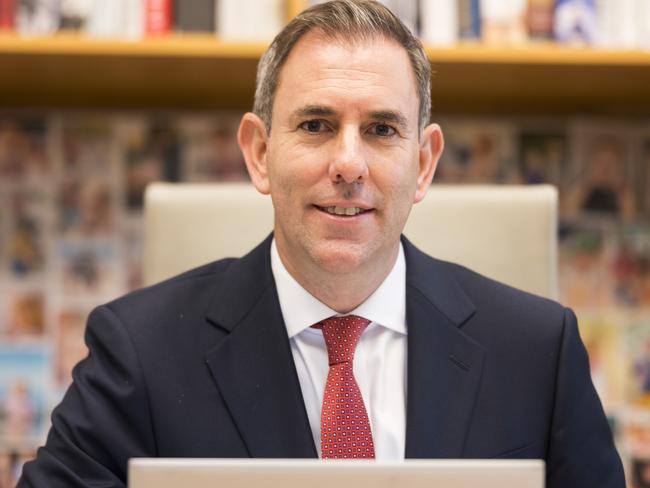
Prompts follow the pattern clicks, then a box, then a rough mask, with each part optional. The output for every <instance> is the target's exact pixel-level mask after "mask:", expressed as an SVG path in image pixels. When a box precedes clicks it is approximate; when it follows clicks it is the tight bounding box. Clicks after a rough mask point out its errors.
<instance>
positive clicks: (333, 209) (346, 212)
mask: <svg viewBox="0 0 650 488" xmlns="http://www.w3.org/2000/svg"><path fill="white" fill-rule="evenodd" d="M314 206H315V207H316V208H317V209H318V210H320V211H321V212H324V213H327V214H329V215H336V216H337V217H356V216H357V215H361V214H364V213H367V212H371V211H372V209H370V208H360V207H339V206H329V207H321V206H319V205H314Z"/></svg>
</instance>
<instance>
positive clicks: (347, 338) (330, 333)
mask: <svg viewBox="0 0 650 488" xmlns="http://www.w3.org/2000/svg"><path fill="white" fill-rule="evenodd" d="M369 323H370V320H367V319H364V318H363V317H359V316H358V315H345V316H343V317H330V318H328V319H325V320H323V321H321V322H318V323H317V324H315V325H313V326H312V327H314V328H316V329H322V331H323V337H324V338H325V345H326V346H327V355H328V356H329V365H330V366H332V365H334V364H338V363H343V362H346V361H349V362H352V360H353V359H354V350H355V349H356V347H357V342H359V338H360V337H361V334H362V333H363V331H364V330H366V327H368V324H369Z"/></svg>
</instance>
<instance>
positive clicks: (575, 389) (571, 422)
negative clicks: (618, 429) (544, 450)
mask: <svg viewBox="0 0 650 488" xmlns="http://www.w3.org/2000/svg"><path fill="white" fill-rule="evenodd" d="M548 449H549V450H548V455H547V460H546V462H547V468H546V486H547V488H569V487H570V488H595V487H598V488H625V477H624V474H623V467H622V465H621V459H620V457H619V455H618V452H617V451H616V448H615V446H614V441H613V438H612V433H611V430H610V428H609V424H608V422H607V418H606V417H605V413H604V412H603V408H602V405H601V403H600V400H599V398H598V395H597V394H596V390H595V389H594V386H593V384H592V381H591V375H590V371H589V359H588V357H587V352H586V351H585V348H584V345H583V344H582V341H581V339H580V336H579V334H578V327H577V321H576V317H575V315H574V313H573V312H572V311H571V310H569V309H565V312H564V324H563V333H562V340H561V345H560V351H559V356H558V363H557V374H556V388H555V401H554V410H553V419H552V425H551V435H550V443H549V448H548Z"/></svg>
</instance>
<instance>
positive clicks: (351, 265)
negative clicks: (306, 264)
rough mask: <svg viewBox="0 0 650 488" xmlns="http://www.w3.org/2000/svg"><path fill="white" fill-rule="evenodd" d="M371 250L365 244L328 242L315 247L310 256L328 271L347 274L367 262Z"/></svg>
mask: <svg viewBox="0 0 650 488" xmlns="http://www.w3.org/2000/svg"><path fill="white" fill-rule="evenodd" d="M371 254H372V250H371V249H370V248H369V247H368V245H367V244H349V243H347V244H336V245H333V244H331V243H330V244H328V245H325V246H321V248H320V249H316V250H315V253H314V255H313V256H312V258H313V259H314V262H316V263H317V264H318V266H319V267H320V268H321V269H322V270H323V271H326V272H328V273H332V274H347V273H350V272H353V271H355V270H357V269H359V268H361V267H363V265H364V264H366V263H367V262H369V260H370V257H371Z"/></svg>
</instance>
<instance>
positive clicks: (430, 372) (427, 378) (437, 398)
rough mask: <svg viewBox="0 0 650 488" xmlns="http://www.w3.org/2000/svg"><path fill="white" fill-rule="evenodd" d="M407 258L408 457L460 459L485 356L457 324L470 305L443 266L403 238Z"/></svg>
mask: <svg viewBox="0 0 650 488" xmlns="http://www.w3.org/2000/svg"><path fill="white" fill-rule="evenodd" d="M403 244H404V251H405V256H406V267H407V278H406V287H407V290H406V297H407V300H406V316H407V319H406V320H407V325H408V360H407V361H408V364H407V419H406V453H405V454H406V457H407V458H459V457H462V453H463V447H464V442H465V438H466V434H467V431H468V428H469V425H470V423H471V420H472V410H473V406H474V402H475V398H476V394H477V392H478V387H479V383H480V378H481V372H482V367H483V359H484V355H485V350H484V348H483V347H482V346H481V345H480V344H478V343H476V342H475V341H474V340H472V339H471V338H470V337H469V336H467V335H466V334H464V333H463V332H462V330H461V328H460V327H461V326H462V325H463V324H464V323H465V322H466V321H467V320H469V319H470V317H471V316H472V315H473V314H474V311H475V309H474V305H473V304H472V302H471V301H470V300H469V298H468V297H467V295H466V294H465V293H464V292H463V290H462V288H461V287H460V286H459V285H458V283H457V282H456V280H455V279H454V277H453V276H451V274H450V273H449V272H448V271H447V268H446V266H445V265H443V264H442V263H440V262H438V261H436V260H433V259H431V258H429V257H428V256H426V255H424V254H423V253H421V252H420V251H418V250H417V249H416V248H415V247H414V246H413V245H412V244H410V243H409V242H408V241H407V240H406V239H403Z"/></svg>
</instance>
